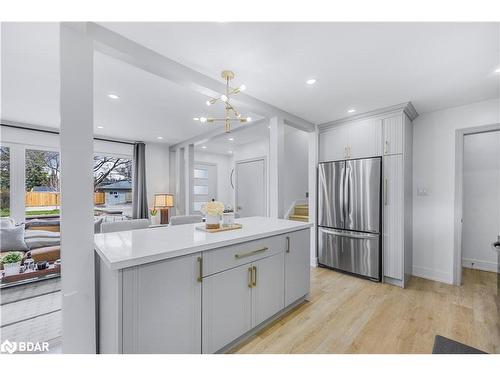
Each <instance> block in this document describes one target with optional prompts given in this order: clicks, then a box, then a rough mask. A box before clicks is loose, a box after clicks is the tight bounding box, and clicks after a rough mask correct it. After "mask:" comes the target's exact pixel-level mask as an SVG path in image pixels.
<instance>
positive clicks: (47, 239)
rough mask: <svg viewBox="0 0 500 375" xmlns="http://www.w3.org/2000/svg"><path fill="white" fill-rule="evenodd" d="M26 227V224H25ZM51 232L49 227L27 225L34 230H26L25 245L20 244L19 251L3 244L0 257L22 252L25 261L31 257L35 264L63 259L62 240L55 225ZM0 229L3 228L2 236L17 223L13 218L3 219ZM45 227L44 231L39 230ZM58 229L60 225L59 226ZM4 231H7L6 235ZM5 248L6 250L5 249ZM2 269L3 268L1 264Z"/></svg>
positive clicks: (51, 227) (52, 225)
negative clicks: (11, 252)
mask: <svg viewBox="0 0 500 375" xmlns="http://www.w3.org/2000/svg"><path fill="white" fill-rule="evenodd" d="M23 225H24V224H23ZM49 226H50V229H51V230H46V228H47V225H42V224H40V225H31V226H30V225H25V227H28V228H32V229H25V230H24V238H23V240H24V245H25V246H22V244H20V245H19V246H20V247H19V248H18V249H12V248H9V246H8V245H5V246H4V244H1V246H2V247H1V249H0V257H3V256H4V255H6V254H7V253H9V252H10V251H20V252H23V253H24V257H23V260H24V259H26V258H27V257H28V256H29V255H31V257H32V258H33V260H34V261H35V262H41V261H48V262H55V261H56V260H58V259H60V258H61V239H60V234H59V232H55V231H53V230H54V227H55V225H54V224H52V223H51V224H50V225H49ZM0 227H1V228H2V236H3V235H4V234H6V233H7V231H8V230H9V228H14V227H16V223H15V222H14V220H12V219H11V218H1V224H0ZM42 227H45V228H44V229H38V228H42ZM57 227H58V224H57ZM4 229H5V230H6V231H5V233H4ZM4 247H5V248H4ZM0 268H3V266H2V265H1V264H0Z"/></svg>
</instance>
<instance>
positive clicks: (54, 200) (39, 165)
mask: <svg viewBox="0 0 500 375" xmlns="http://www.w3.org/2000/svg"><path fill="white" fill-rule="evenodd" d="M60 170H61V163H60V159H59V152H57V151H45V150H30V149H27V150H26V166H25V171H26V182H25V186H26V194H25V206H26V216H27V217H34V216H59V210H60V204H61V200H60V194H59V191H60V189H59V184H60Z"/></svg>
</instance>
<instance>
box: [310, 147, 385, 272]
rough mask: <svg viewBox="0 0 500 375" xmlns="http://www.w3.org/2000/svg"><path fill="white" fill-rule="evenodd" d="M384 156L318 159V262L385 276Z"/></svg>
mask: <svg viewBox="0 0 500 375" xmlns="http://www.w3.org/2000/svg"><path fill="white" fill-rule="evenodd" d="M381 173H382V159H381V158H380V157H377V158H369V159H354V160H341V161H333V162H326V163H320V164H319V167H318V241H317V244H318V263H319V265H320V266H324V267H329V268H333V269H337V270H341V271H345V272H349V273H352V274H356V275H360V276H364V277H367V278H370V279H372V280H377V281H380V280H381V275H382V272H381V268H382V262H381V261H382V256H381V248H382V247H381V235H380V232H381Z"/></svg>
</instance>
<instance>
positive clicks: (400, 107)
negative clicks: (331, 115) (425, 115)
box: [318, 102, 418, 130]
mask: <svg viewBox="0 0 500 375" xmlns="http://www.w3.org/2000/svg"><path fill="white" fill-rule="evenodd" d="M391 113H405V114H406V115H407V116H408V118H409V119H410V120H411V121H413V120H414V119H416V118H417V117H418V112H417V111H416V109H415V107H414V106H413V104H412V103H411V102H405V103H400V104H396V105H393V106H390V107H384V108H379V109H375V110H373V111H368V112H364V113H360V114H357V115H354V116H349V117H343V118H340V119H338V120H333V121H329V122H325V123H322V124H319V125H318V128H319V129H320V130H326V129H330V128H332V127H334V126H336V125H339V124H345V123H348V122H352V121H357V120H361V119H366V118H370V117H378V116H383V115H387V114H391Z"/></svg>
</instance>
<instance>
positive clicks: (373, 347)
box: [232, 268, 500, 353]
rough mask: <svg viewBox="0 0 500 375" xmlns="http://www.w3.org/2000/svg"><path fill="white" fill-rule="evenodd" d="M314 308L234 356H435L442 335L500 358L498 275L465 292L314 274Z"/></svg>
mask: <svg viewBox="0 0 500 375" xmlns="http://www.w3.org/2000/svg"><path fill="white" fill-rule="evenodd" d="M311 277H312V281H311V300H310V301H309V302H305V303H304V304H301V305H300V306H298V307H296V308H295V309H294V310H292V311H290V313H288V314H287V315H285V316H283V317H282V318H281V319H280V320H278V321H276V322H275V323H273V324H272V325H270V326H268V327H267V328H265V329H264V330H263V331H261V332H260V333H258V334H257V335H256V336H254V337H252V338H250V339H248V340H247V341H246V342H244V343H242V344H240V345H239V346H238V347H237V348H235V349H234V350H232V352H233V353H431V352H432V346H433V343H434V336H435V335H441V336H445V337H448V338H450V339H453V340H457V341H460V342H462V343H464V344H467V345H470V346H473V347H476V348H478V349H481V350H483V351H486V352H488V353H500V332H499V331H500V325H499V324H500V323H499V311H498V310H497V309H498V307H497V304H496V303H497V300H496V299H497V286H496V274H495V273H490V272H483V271H477V270H470V269H464V273H463V285H462V286H460V287H457V286H452V285H447V284H443V283H438V282H434V281H429V280H425V279H421V278H418V277H413V278H412V279H411V280H410V282H409V286H408V288H406V289H400V288H398V287H394V286H390V285H387V284H379V283H373V282H370V281H366V280H363V279H359V278H355V277H352V276H348V275H344V274H341V273H338V272H334V271H331V270H327V269H324V268H314V269H312V274H311Z"/></svg>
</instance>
